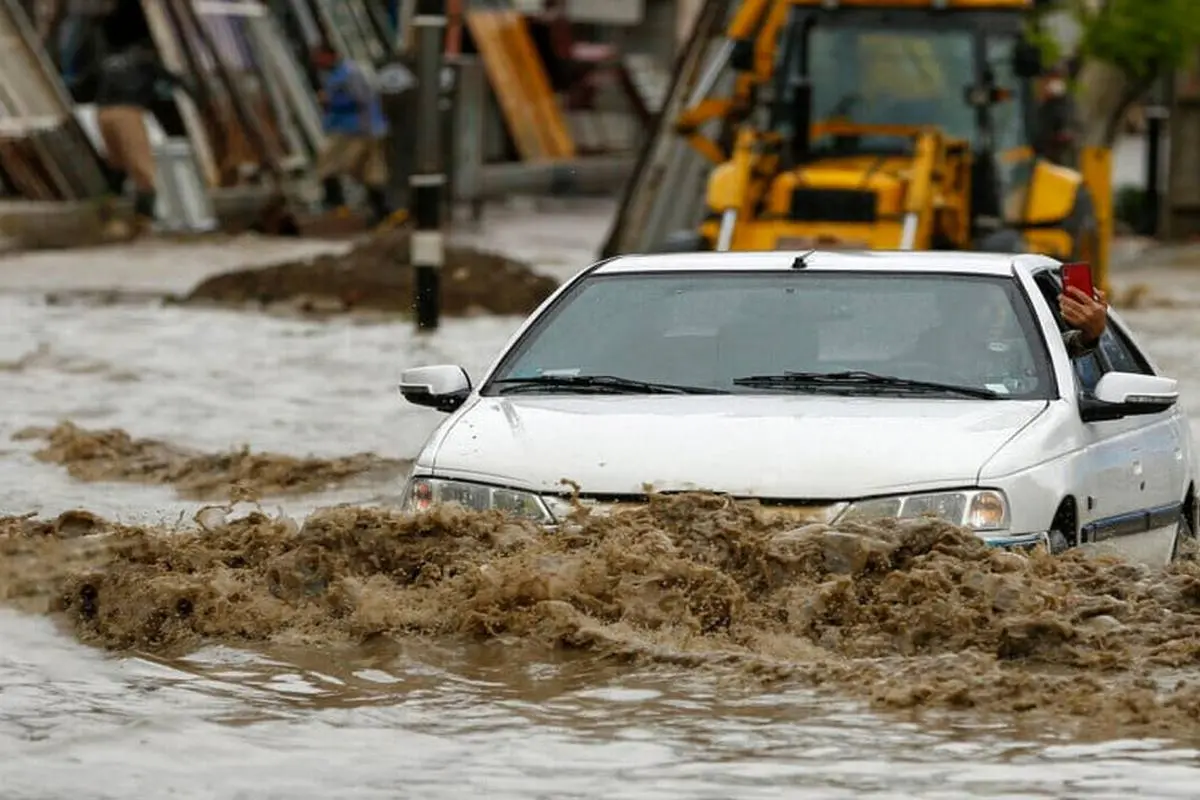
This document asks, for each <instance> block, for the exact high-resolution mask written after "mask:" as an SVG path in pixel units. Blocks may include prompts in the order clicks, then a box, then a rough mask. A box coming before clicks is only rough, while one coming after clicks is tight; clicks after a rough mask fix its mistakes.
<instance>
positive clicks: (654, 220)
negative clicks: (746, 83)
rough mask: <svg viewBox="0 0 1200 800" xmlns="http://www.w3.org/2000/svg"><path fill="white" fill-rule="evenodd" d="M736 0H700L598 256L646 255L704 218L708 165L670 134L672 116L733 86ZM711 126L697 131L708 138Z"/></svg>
mask: <svg viewBox="0 0 1200 800" xmlns="http://www.w3.org/2000/svg"><path fill="white" fill-rule="evenodd" d="M738 5H739V0H706V2H705V5H704V7H703V9H702V10H701V12H700V16H699V18H698V19H697V21H696V27H695V29H694V32H693V35H692V37H691V39H690V40H689V41H688V43H687V45H686V47H685V48H684V52H683V53H682V55H681V58H680V60H679V62H678V65H677V68H676V70H675V73H674V75H673V76H672V83H671V86H670V88H669V89H668V90H667V93H666V98H665V99H664V101H663V102H662V104H661V109H660V112H659V115H658V120H657V123H656V127H655V130H654V131H653V133H652V135H651V136H650V137H648V138H647V140H646V142H645V144H644V145H643V147H642V152H641V153H640V154H639V157H638V162H637V165H636V167H635V168H634V174H633V175H632V176H630V179H629V182H628V183H627V184H626V186H625V192H624V195H623V197H622V201H621V205H620V207H619V209H618V211H617V214H616V217H615V219H614V220H613V226H612V228H611V229H610V230H609V235H608V239H607V240H606V241H605V243H604V246H603V248H602V249H601V253H600V254H601V255H602V256H603V257H609V256H614V255H618V254H620V253H639V252H647V251H650V250H653V249H655V248H657V247H658V246H660V245H661V244H662V243H663V241H664V240H665V239H666V238H667V237H668V236H669V235H670V234H671V233H673V232H675V231H678V230H685V229H694V228H695V227H696V226H697V225H698V224H699V223H700V221H701V219H702V218H703V216H704V187H705V183H706V181H707V177H708V174H709V171H710V170H711V168H712V165H711V164H710V163H709V162H708V161H706V160H705V159H704V157H703V156H701V155H700V154H699V153H697V152H696V151H695V150H694V149H693V148H692V147H691V146H690V145H689V144H688V143H687V141H686V140H684V139H683V138H682V137H681V136H679V135H678V134H677V133H676V132H675V119H676V117H678V115H679V113H680V112H681V111H682V110H683V109H685V108H687V107H689V106H691V105H694V104H695V103H697V102H699V101H700V100H701V99H703V98H705V97H707V96H709V95H710V94H711V93H713V92H714V91H715V92H716V93H717V94H721V93H723V92H724V93H727V92H728V91H729V90H730V89H731V88H732V84H733V72H732V70H731V69H730V68H729V55H730V51H731V48H732V43H731V42H730V41H729V40H728V39H727V38H726V37H725V26H726V25H727V24H728V21H729V19H730V17H731V16H732V14H733V13H734V12H735V11H736V9H737V7H738ZM718 127H719V123H718V122H717V121H716V120H713V121H711V122H709V123H708V124H707V125H705V126H704V130H705V131H706V132H709V133H712V134H715V133H716V129H717V128H718Z"/></svg>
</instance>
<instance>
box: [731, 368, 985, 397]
mask: <svg viewBox="0 0 1200 800" xmlns="http://www.w3.org/2000/svg"><path fill="white" fill-rule="evenodd" d="M733 385H734V386H749V387H757V388H764V389H790V388H795V389H816V388H824V387H829V388H838V389H851V388H854V389H875V390H895V391H904V392H913V393H918V394H957V395H962V396H964V397H978V398H981V399H985V400H994V399H996V398H998V397H1000V395H998V394H996V393H995V392H993V391H990V390H988V389H977V388H975V387H972V386H958V385H956V384H952V383H938V382H937V381H919V380H914V379H912V378H900V377H896V376H895V375H877V374H875V373H874V372H862V371H859V370H851V371H848V372H783V373H780V374H778V375H747V376H746V377H744V378H734V380H733Z"/></svg>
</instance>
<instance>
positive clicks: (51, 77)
mask: <svg viewBox="0 0 1200 800" xmlns="http://www.w3.org/2000/svg"><path fill="white" fill-rule="evenodd" d="M0 64H3V67H2V68H0V171H2V173H3V176H2V177H3V183H4V188H5V189H6V190H7V193H8V194H15V195H20V196H23V197H25V198H27V199H30V200H81V199H86V198H90V197H96V196H98V195H100V194H102V193H103V191H104V180H103V177H102V174H101V172H100V165H99V160H98V156H97V154H96V152H95V150H94V149H93V148H92V147H91V146H90V145H89V143H88V141H87V138H86V137H85V136H84V134H83V132H82V130H81V129H80V127H79V125H78V123H77V122H76V120H75V118H74V116H73V115H72V114H71V103H70V100H69V98H68V97H67V93H66V89H65V88H64V87H63V85H62V82H61V80H59V78H58V75H57V73H56V72H55V71H54V69H53V67H52V66H51V64H50V63H49V61H48V60H47V59H46V58H45V55H44V53H43V52H42V50H41V48H40V46H39V45H38V43H37V41H36V37H35V35H34V32H33V28H32V25H31V24H30V20H29V17H28V16H27V14H26V12H25V10H24V9H23V8H22V7H21V6H20V4H19V3H18V2H17V0H0Z"/></svg>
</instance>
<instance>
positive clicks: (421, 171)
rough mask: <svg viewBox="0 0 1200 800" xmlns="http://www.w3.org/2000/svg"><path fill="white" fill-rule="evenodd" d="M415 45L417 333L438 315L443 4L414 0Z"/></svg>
mask: <svg viewBox="0 0 1200 800" xmlns="http://www.w3.org/2000/svg"><path fill="white" fill-rule="evenodd" d="M412 25H413V29H414V31H415V33H416V44H417V103H416V105H417V108H416V113H417V119H416V123H417V147H416V150H417V164H416V169H414V170H413V175H412V182H411V185H412V191H411V194H410V196H411V198H412V215H413V220H414V222H415V223H416V225H415V229H414V231H413V237H412V262H413V268H414V270H415V272H416V280H415V281H414V285H415V288H416V298H415V302H416V311H417V330H418V331H433V330H435V329H436V328H437V326H438V317H439V315H440V312H441V297H440V294H441V272H442V264H443V262H444V260H445V242H444V241H443V231H442V213H443V210H444V205H443V202H442V196H443V193H444V192H445V188H446V173H445V168H444V166H443V164H442V135H441V128H442V124H441V123H442V109H441V98H442V50H443V48H444V46H445V38H446V37H445V33H446V9H445V2H444V0H417V9H416V14H415V15H414V16H413V21H412Z"/></svg>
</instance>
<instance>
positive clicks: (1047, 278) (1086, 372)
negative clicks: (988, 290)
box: [1034, 271, 1112, 394]
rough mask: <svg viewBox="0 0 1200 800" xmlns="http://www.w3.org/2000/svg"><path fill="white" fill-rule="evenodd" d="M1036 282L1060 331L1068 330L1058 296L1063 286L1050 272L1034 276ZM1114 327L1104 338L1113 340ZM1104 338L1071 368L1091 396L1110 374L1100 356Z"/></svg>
mask: <svg viewBox="0 0 1200 800" xmlns="http://www.w3.org/2000/svg"><path fill="white" fill-rule="evenodd" d="M1034 282H1035V283H1036V284H1037V287H1038V289H1039V290H1040V291H1041V293H1042V297H1043V298H1045V300H1046V303H1047V304H1049V306H1050V313H1051V314H1052V315H1053V316H1054V321H1055V322H1056V323H1058V329H1059V331H1061V332H1065V331H1066V330H1067V324H1066V322H1064V321H1063V318H1062V315H1061V314H1060V313H1059V311H1058V295H1059V294H1060V293H1061V291H1062V287H1061V284H1059V282H1058V280H1057V279H1056V278H1055V276H1054V275H1053V273H1051V272H1049V271H1044V272H1039V273H1038V274H1037V275H1036V276H1034ZM1111 330H1112V326H1109V327H1108V328H1106V329H1105V333H1104V336H1105V337H1108V338H1110V339H1111V338H1112V334H1111V333H1110V331H1111ZM1103 341H1104V338H1103V337H1102V338H1101V346H1100V348H1098V349H1097V350H1096V351H1093V352H1091V353H1088V354H1087V355H1085V356H1080V357H1078V358H1073V359H1071V366H1072V367H1073V368H1074V371H1075V380H1076V381H1077V382H1078V384H1079V388H1080V389H1081V390H1082V391H1083V392H1085V393H1088V394H1090V393H1091V392H1093V391H1094V390H1095V388H1096V384H1097V383H1098V382H1099V381H1100V378H1101V377H1102V376H1103V375H1104V373H1105V372H1108V371H1109V369H1108V365H1107V363H1106V362H1107V360H1108V359H1107V357H1105V358H1101V357H1100V356H1099V355H1098V354H1099V353H1100V352H1102V351H1103V347H1104V344H1103ZM1105 355H1106V356H1107V354H1105Z"/></svg>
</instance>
